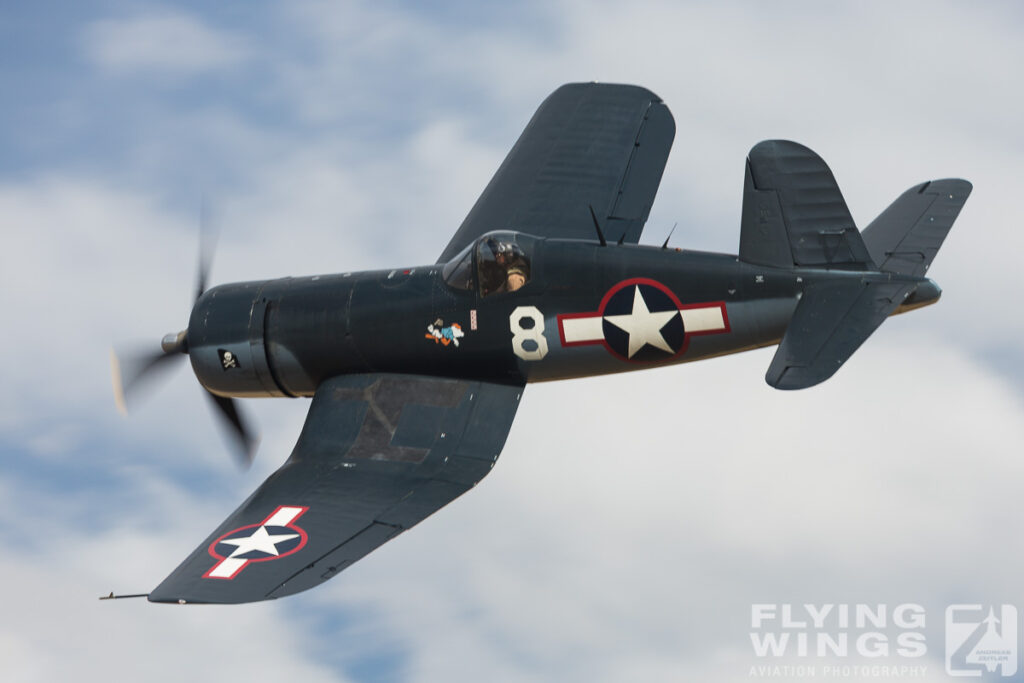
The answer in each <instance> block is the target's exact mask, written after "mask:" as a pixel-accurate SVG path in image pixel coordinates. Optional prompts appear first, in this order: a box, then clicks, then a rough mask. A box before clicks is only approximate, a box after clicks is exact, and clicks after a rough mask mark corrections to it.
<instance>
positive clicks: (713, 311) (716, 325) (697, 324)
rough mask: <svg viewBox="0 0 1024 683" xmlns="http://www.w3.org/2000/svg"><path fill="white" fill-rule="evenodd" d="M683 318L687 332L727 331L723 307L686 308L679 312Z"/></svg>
mask: <svg viewBox="0 0 1024 683" xmlns="http://www.w3.org/2000/svg"><path fill="white" fill-rule="evenodd" d="M679 314H680V315H681V316H682V317H683V327H684V328H685V329H686V331H687V332H707V331H708V330H722V329H725V319H724V318H722V307H721V306H708V307H707V308H685V309H683V310H681V311H679Z"/></svg>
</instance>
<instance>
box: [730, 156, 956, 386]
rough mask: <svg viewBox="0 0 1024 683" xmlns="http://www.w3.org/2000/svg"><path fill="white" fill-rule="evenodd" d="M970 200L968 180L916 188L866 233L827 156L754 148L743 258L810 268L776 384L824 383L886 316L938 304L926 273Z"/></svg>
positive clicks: (775, 367)
mask: <svg viewBox="0 0 1024 683" xmlns="http://www.w3.org/2000/svg"><path fill="white" fill-rule="evenodd" d="M970 193H971V184H970V183H969V182H967V181H966V180H959V179H950V180H936V181H932V182H929V183H923V184H921V185H918V186H916V187H912V188H910V189H909V190H907V191H906V192H905V193H903V195H901V196H900V197H899V198H898V199H897V200H896V201H895V202H893V203H892V205H891V206H890V207H889V208H888V209H886V210H885V211H883V212H882V214H881V215H880V216H879V217H878V218H876V219H875V220H874V221H873V222H872V223H871V225H869V226H868V227H867V229H865V230H864V234H863V235H861V233H860V232H859V231H858V230H857V226H856V225H854V222H853V218H852V217H851V216H850V211H849V209H847V207H846V202H845V201H844V200H843V195H842V193H841V192H840V191H839V186H838V185H836V181H835V177H833V175H832V171H831V170H829V167H828V165H826V164H825V162H824V161H823V160H822V159H821V157H819V156H818V155H817V154H815V153H814V152H812V151H811V150H809V149H808V148H806V147H804V146H803V145H799V144H797V143H795V142H789V141H787V140H766V141H764V142H761V143H759V144H757V145H755V146H754V148H753V149H751V150H750V154H749V155H748V157H747V169H746V177H745V179H744V192H743V216H742V226H741V230H740V260H741V261H744V262H746V263H750V264H755V265H762V266H769V267H773V268H785V269H793V270H802V269H810V272H809V273H806V272H805V273H804V277H805V278H806V279H807V285H806V286H805V288H804V291H803V293H802V295H801V297H800V302H799V303H798V304H797V307H796V310H795V311H794V312H793V317H792V318H791V319H790V321H789V325H788V326H787V328H786V333H785V335H784V336H783V338H782V341H781V342H780V343H779V348H778V351H776V353H775V357H774V358H773V359H772V363H771V366H769V368H768V373H767V374H766V375H765V380H766V381H767V382H768V384H770V385H771V386H773V387H775V388H777V389H803V388H805V387H810V386H814V385H815V384H818V383H820V382H823V381H825V380H826V379H828V378H829V377H831V376H832V375H833V374H835V372H836V371H837V370H838V369H839V368H840V366H842V364H843V363H844V362H846V360H847V359H848V358H849V357H850V356H852V355H853V353H854V351H856V350H857V349H858V348H860V345H861V344H863V343H864V342H865V341H866V340H867V338H868V337H869V336H871V334H872V333H873V332H874V331H875V330H876V329H878V327H879V326H880V325H881V324H882V323H883V322H885V319H886V318H887V317H889V316H890V315H892V314H893V313H898V312H902V311H904V310H910V309H912V308H916V307H918V306H925V305H927V304H929V303H933V302H934V301H936V300H937V299H938V297H939V293H940V290H939V288H938V286H937V285H935V283H934V282H932V281H931V280H928V279H926V278H925V277H924V274H925V271H927V269H928V266H929V265H930V264H931V262H932V260H933V259H934V258H935V254H936V253H937V252H938V250H939V247H940V246H941V245H942V241H943V240H944V239H945V237H946V235H947V234H948V233H949V229H950V228H951V227H952V226H953V221H955V220H956V217H957V216H958V215H959V213H960V209H961V208H962V207H963V205H964V202H965V201H967V197H968V195H970ZM821 270H826V271H833V272H832V273H826V274H822V273H821V272H820V271H821Z"/></svg>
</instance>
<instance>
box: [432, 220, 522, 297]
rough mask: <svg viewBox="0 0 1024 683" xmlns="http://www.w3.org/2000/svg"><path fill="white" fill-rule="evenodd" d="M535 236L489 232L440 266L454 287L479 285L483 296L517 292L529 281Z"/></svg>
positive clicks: (467, 288) (470, 288)
mask: <svg viewBox="0 0 1024 683" xmlns="http://www.w3.org/2000/svg"><path fill="white" fill-rule="evenodd" d="M536 240H537V238H536V237H531V236H530V235H524V234H523V233H519V232H510V231H498V232H489V233H487V234H486V235H484V236H483V237H481V238H480V239H478V240H477V241H476V242H474V243H473V244H471V245H469V246H468V247H466V248H465V249H463V250H462V251H460V252H459V253H458V254H457V255H456V256H455V257H454V258H453V259H452V260H451V261H449V262H448V263H446V264H445V265H444V266H443V267H442V268H441V277H443V278H444V281H445V283H446V284H447V285H448V286H449V287H452V288H454V289H466V290H473V289H476V288H479V292H480V294H481V296H490V295H491V294H500V293H507V292H515V291H517V290H519V289H520V288H521V287H523V286H524V285H526V284H527V283H528V282H529V281H530V270H531V268H530V262H531V253H532V252H533V247H534V243H535V242H536Z"/></svg>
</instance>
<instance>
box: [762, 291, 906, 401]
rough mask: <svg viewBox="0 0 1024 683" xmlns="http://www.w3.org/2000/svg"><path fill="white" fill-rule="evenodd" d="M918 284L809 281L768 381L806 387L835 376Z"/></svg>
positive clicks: (776, 353) (769, 368)
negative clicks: (814, 282)
mask: <svg viewBox="0 0 1024 683" xmlns="http://www.w3.org/2000/svg"><path fill="white" fill-rule="evenodd" d="M915 286H916V285H915V284H914V283H908V282H905V281H904V282H899V281H897V282H892V281H889V280H888V279H887V278H885V277H884V276H875V277H870V276H865V277H863V278H857V279H848V278H847V279H842V280H833V281H827V280H826V281H824V282H820V283H817V284H813V285H810V286H809V287H807V289H806V290H805V291H804V294H803V296H802V297H801V298H800V303H799V304H797V307H796V311H794V312H793V317H792V318H791V319H790V321H789V326H788V327H787V328H786V334H785V336H783V337H782V341H781V342H779V349H778V351H776V352H775V357H774V358H772V364H771V365H770V366H768V373H767V374H766V375H765V381H766V382H768V384H769V385H770V386H773V387H775V388H776V389H805V388H807V387H813V386H814V385H815V384H820V383H821V382H824V381H825V380H827V379H828V378H829V377H831V376H832V375H834V374H835V373H836V371H837V370H839V368H840V367H841V366H842V364H843V363H845V362H846V359H847V358H849V357H850V356H852V355H853V352H854V351H856V350H857V349H858V348H860V345H861V344H863V343H864V342H865V341H867V338H868V337H870V336H871V333H872V332H874V331H875V330H877V329H878V327H879V326H880V325H881V324H882V323H883V322H885V319H886V318H887V317H889V315H890V314H891V313H892V312H893V311H895V310H896V309H897V308H898V307H899V306H900V304H902V303H903V301H904V299H905V298H906V297H907V296H908V295H909V294H910V292H912V291H913V290H914V287H915Z"/></svg>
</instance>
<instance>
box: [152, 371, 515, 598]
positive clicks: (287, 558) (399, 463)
mask: <svg viewBox="0 0 1024 683" xmlns="http://www.w3.org/2000/svg"><path fill="white" fill-rule="evenodd" d="M522 392H523V387H522V386H506V385H501V384H494V383H490V382H478V381H462V380H452V379H441V378H432V377H418V376H412V375H390V374H366V375H348V376H343V377H337V378H334V379H331V380H327V381H325V382H324V383H323V384H322V385H321V386H320V387H319V388H318V389H317V392H316V395H315V396H314V397H313V401H312V404H311V405H310V408H309V414H308V416H307V417H306V424H305V426H303V428H302V433H301V435H300V436H299V440H298V443H296V445H295V449H294V450H293V451H292V454H291V457H290V458H289V459H288V461H287V462H286V463H285V464H284V465H283V466H282V467H281V469H279V470H278V471H277V472H275V473H274V474H273V475H271V476H270V477H269V478H268V479H267V480H266V481H265V482H264V483H263V485H262V486H260V487H259V488H258V489H257V490H256V492H255V493H253V494H252V496H250V497H249V499H248V500H246V501H245V502H244V503H242V505H241V507H239V508H238V509H237V510H236V511H235V512H234V513H233V514H232V515H231V516H230V517H228V519H227V520H225V521H224V523H223V524H221V525H220V526H219V527H218V528H217V529H216V531H214V532H213V533H212V534H210V536H209V537H208V538H207V539H206V540H205V541H203V543H202V544H201V545H200V546H199V547H198V548H197V549H196V550H195V551H194V552H193V553H192V554H191V555H190V556H189V557H188V558H187V559H186V560H185V561H184V562H182V563H181V565H180V566H179V567H178V568H177V569H175V570H174V571H173V572H172V573H171V575H170V576H168V577H167V578H166V579H165V580H164V581H163V583H161V584H160V585H159V586H157V587H156V589H154V590H153V591H152V592H151V593H150V594H149V600H150V601H151V602H172V603H185V602H188V603H191V602H198V603H241V602H254V601H258V600H266V599H269V598H278V597H281V596H283V595H290V594H292V593H297V592H299V591H303V590H306V589H308V588H312V587H313V586H315V585H317V584H319V583H322V582H323V581H326V580H327V579H329V578H331V577H333V576H335V575H336V574H337V573H338V572H340V571H341V570H342V569H344V568H345V567H347V566H349V565H350V564H352V563H353V562H355V561H356V560H358V559H359V558H361V557H363V556H364V555H366V554H367V553H369V552H370V551H371V550H373V549H374V548H376V547H378V546H379V545H381V544H383V543H385V542H386V541H388V540H389V539H391V538H394V537H395V536H397V535H398V534H400V533H401V532H402V531H404V530H406V529H408V528H410V527H412V526H413V525H415V524H416V523H417V522H419V521H421V520H423V519H424V518H426V517H427V516H429V515H431V514H433V513H434V512H436V511H437V510H439V509H440V508H442V507H444V506H445V505H447V504H448V503H449V502H451V501H452V500H454V499H455V498H457V497H459V496H460V495H462V494H463V493H465V492H466V491H467V490H469V489H470V488H472V487H473V486H474V485H475V484H476V483H477V482H479V481H480V480H481V479H482V478H483V477H484V476H485V475H486V474H487V473H488V472H489V471H490V469H491V467H493V465H494V463H495V461H496V460H497V459H498V454H499V453H500V452H501V449H502V447H503V446H504V444H505V438H506V437H507V436H508V432H509V429H510V428H511V426H512V420H513V418H514V417H515V414H516V408H517V407H518V405H519V399H520V397H521V396H522Z"/></svg>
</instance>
